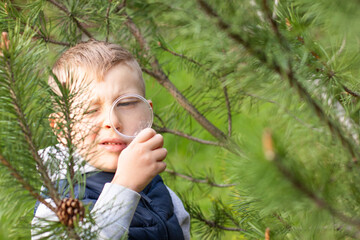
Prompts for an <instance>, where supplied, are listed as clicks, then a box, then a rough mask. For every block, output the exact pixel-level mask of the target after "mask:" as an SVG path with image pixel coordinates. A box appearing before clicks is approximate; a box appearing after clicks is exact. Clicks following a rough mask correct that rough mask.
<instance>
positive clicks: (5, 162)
mask: <svg viewBox="0 0 360 240" xmlns="http://www.w3.org/2000/svg"><path fill="white" fill-rule="evenodd" d="M0 163H1V164H2V165H4V166H5V167H7V168H8V169H9V171H10V173H11V175H12V176H13V177H14V178H15V179H16V180H17V181H18V182H19V183H20V184H21V185H22V186H23V188H24V189H25V190H27V191H28V192H29V193H30V195H31V196H33V197H34V198H35V199H36V200H38V201H39V202H41V203H42V204H44V205H45V206H46V207H48V208H49V209H50V210H51V211H53V212H54V213H56V208H54V207H53V206H52V205H51V204H50V203H48V202H47V201H45V199H44V198H43V197H42V196H41V195H40V194H39V193H37V192H36V191H35V189H34V188H33V186H31V185H30V184H29V183H28V182H27V181H26V180H25V179H24V178H23V177H22V176H21V174H20V173H19V172H18V171H17V170H16V169H15V168H14V167H13V166H12V165H11V163H10V162H9V161H8V160H7V159H5V158H4V157H3V156H1V155H0Z"/></svg>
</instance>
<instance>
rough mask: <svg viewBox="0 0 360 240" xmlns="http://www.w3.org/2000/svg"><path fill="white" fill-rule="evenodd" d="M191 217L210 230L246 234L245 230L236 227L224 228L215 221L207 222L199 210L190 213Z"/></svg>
mask: <svg viewBox="0 0 360 240" xmlns="http://www.w3.org/2000/svg"><path fill="white" fill-rule="evenodd" d="M191 213H192V214H191V217H192V218H193V219H196V220H198V221H200V222H203V223H205V224H206V225H207V226H209V227H210V228H213V229H220V230H224V231H231V232H246V230H245V229H242V228H238V227H226V226H223V225H221V224H219V223H218V222H216V221H213V220H209V219H207V218H206V217H205V216H204V215H203V214H202V212H201V211H200V209H196V210H195V211H194V210H193V211H191Z"/></svg>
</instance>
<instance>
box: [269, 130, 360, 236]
mask: <svg viewBox="0 0 360 240" xmlns="http://www.w3.org/2000/svg"><path fill="white" fill-rule="evenodd" d="M262 141H263V149H264V154H265V156H266V158H267V160H268V161H270V162H273V163H274V165H275V167H276V168H277V169H278V171H279V172H280V173H281V174H282V176H283V177H284V178H285V179H287V180H288V181H289V182H290V183H291V184H292V185H293V187H294V188H295V189H297V190H298V191H300V192H301V193H303V194H304V195H305V196H306V197H307V198H309V199H310V200H311V201H312V202H314V203H315V205H316V206H318V207H319V208H322V209H325V210H327V211H328V212H329V213H330V214H331V215H333V216H334V217H336V218H338V219H340V220H341V221H343V222H344V223H347V224H349V225H352V226H354V227H356V228H358V229H360V219H354V218H351V217H348V216H346V215H345V214H343V213H341V212H339V211H337V210H335V209H334V208H333V207H331V206H330V205H329V204H328V203H327V202H326V200H324V199H322V198H320V197H319V196H318V195H317V194H316V193H315V192H313V191H311V189H309V188H308V187H307V186H306V185H305V184H303V183H302V182H301V180H300V179H299V178H297V177H296V175H295V174H293V173H292V172H291V171H290V170H289V169H288V168H286V166H284V164H282V161H281V160H282V159H281V158H280V157H279V156H278V155H277V154H276V152H275V150H274V143H273V140H272V136H271V133H270V132H268V131H266V132H264V134H263V139H262Z"/></svg>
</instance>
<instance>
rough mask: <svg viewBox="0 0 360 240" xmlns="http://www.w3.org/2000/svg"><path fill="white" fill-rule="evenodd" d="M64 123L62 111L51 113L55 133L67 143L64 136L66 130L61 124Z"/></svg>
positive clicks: (52, 127)
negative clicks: (61, 127)
mask: <svg viewBox="0 0 360 240" xmlns="http://www.w3.org/2000/svg"><path fill="white" fill-rule="evenodd" d="M62 123H64V118H63V114H62V113H52V114H50V115H49V124H50V127H51V129H52V131H53V133H54V134H55V136H56V138H57V140H58V141H59V142H60V143H62V144H63V145H64V144H65V143H66V141H65V138H64V131H62V130H61V129H60V126H61V125H62Z"/></svg>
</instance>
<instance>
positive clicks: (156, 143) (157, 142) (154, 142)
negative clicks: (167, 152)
mask: <svg viewBox="0 0 360 240" xmlns="http://www.w3.org/2000/svg"><path fill="white" fill-rule="evenodd" d="M144 144H145V145H146V146H147V147H148V148H149V149H150V150H155V149H158V148H162V147H163V145H164V137H163V136H161V135H160V134H156V135H155V136H153V137H152V138H151V139H149V140H148V141H147V142H146V143H144Z"/></svg>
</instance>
